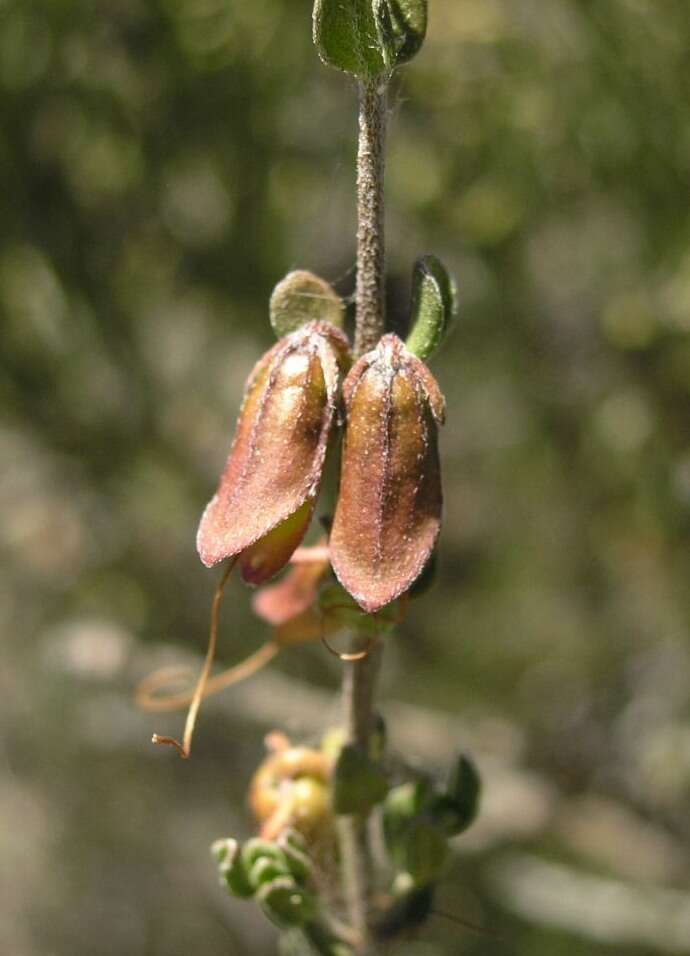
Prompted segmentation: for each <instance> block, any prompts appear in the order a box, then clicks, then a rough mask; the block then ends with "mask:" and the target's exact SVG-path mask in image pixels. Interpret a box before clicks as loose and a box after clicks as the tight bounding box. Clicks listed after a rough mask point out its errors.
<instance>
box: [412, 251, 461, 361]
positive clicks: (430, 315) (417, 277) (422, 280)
mask: <svg viewBox="0 0 690 956" xmlns="http://www.w3.org/2000/svg"><path fill="white" fill-rule="evenodd" d="M456 312H457V290H456V288H455V283H454V282H453V280H452V279H451V277H450V275H449V274H448V272H447V271H446V269H445V267H444V265H443V263H442V262H441V260H440V259H437V258H436V256H422V258H421V259H418V260H417V261H416V262H415V264H414V269H413V272H412V313H411V318H410V331H409V334H408V336H407V340H406V342H405V345H406V347H407V349H408V351H410V352H412V354H413V355H416V356H417V358H420V359H422V361H424V362H426V361H428V360H429V359H430V358H431V356H432V355H433V354H434V352H436V350H437V349H438V347H439V346H440V344H441V342H442V341H443V339H444V337H445V336H446V334H447V332H448V330H449V328H450V326H451V324H452V321H453V318H454V317H455V314H456Z"/></svg>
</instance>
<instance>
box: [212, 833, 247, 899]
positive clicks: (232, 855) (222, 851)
mask: <svg viewBox="0 0 690 956" xmlns="http://www.w3.org/2000/svg"><path fill="white" fill-rule="evenodd" d="M211 853H212V854H213V856H214V857H215V858H216V861H217V862H218V876H219V878H220V882H221V885H222V886H224V887H225V888H226V889H227V891H228V893H231V894H232V895H233V896H239V897H240V898H242V899H247V898H248V897H250V896H252V895H253V894H254V887H253V886H252V884H251V883H250V882H249V877H248V875H247V870H246V867H245V865H244V861H243V859H242V854H241V852H240V845H239V843H238V842H237V840H233V839H228V840H216V842H215V843H214V844H213V846H212V847H211Z"/></svg>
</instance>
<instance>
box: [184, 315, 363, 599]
mask: <svg viewBox="0 0 690 956" xmlns="http://www.w3.org/2000/svg"><path fill="white" fill-rule="evenodd" d="M348 364H349V351H348V342H347V339H346V337H345V335H344V334H343V333H342V332H340V331H339V330H338V329H336V328H335V327H334V326H332V325H330V324H329V323H327V322H310V323H307V324H306V325H304V326H302V327H301V328H300V329H298V330H297V331H296V332H293V333H292V334H291V335H287V336H286V337H285V338H284V339H281V340H280V341H279V342H278V343H277V344H276V345H275V346H274V347H273V348H272V349H271V350H270V351H269V352H267V353H266V355H264V357H263V358H262V359H260V361H259V362H258V363H257V365H256V366H255V368H254V370H253V372H252V374H251V375H250V377H249V380H248V382H247V387H246V391H245V398H244V402H243V404H242V408H241V410H240V415H239V419H238V422H237V428H236V431H235V438H234V441H233V444H232V448H231V450H230V455H229V457H228V460H227V463H226V465H225V470H224V471H223V474H222V476H221V479H220V484H219V486H218V491H217V492H216V494H215V495H214V496H213V498H212V499H211V501H210V502H209V504H208V506H207V507H206V510H205V511H204V514H203V516H202V519H201V523H200V525H199V531H198V534H197V549H198V551H199V556H200V557H201V560H202V562H203V563H204V564H205V565H206V566H207V567H211V566H212V565H214V564H217V563H218V562H219V561H222V560H223V559H224V558H230V557H235V556H238V555H239V556H240V557H239V562H240V570H241V573H242V577H243V578H244V580H245V581H247V582H248V583H251V584H260V583H262V582H263V581H266V580H268V579H269V578H270V577H272V576H273V575H274V574H276V573H277V572H278V571H280V569H281V568H282V567H283V566H284V565H285V564H286V563H287V561H288V560H289V558H290V555H291V554H292V552H293V551H294V550H295V548H296V547H297V546H298V545H299V543H300V542H301V540H302V538H303V537H304V534H305V532H306V530H307V527H308V525H309V521H310V519H311V515H312V511H313V508H314V503H315V501H316V497H317V495H318V492H319V486H320V483H321V472H322V468H323V463H324V458H325V455H326V447H327V445H328V438H329V434H330V431H331V427H332V425H333V420H334V416H335V410H336V403H337V401H338V395H339V390H340V382H341V377H342V374H343V372H344V371H345V370H346V369H347V366H348Z"/></svg>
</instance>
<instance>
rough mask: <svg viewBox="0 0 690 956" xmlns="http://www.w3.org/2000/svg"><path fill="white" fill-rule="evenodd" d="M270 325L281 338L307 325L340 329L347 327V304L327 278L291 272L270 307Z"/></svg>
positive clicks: (280, 285) (275, 294)
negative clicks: (308, 323) (328, 323)
mask: <svg viewBox="0 0 690 956" xmlns="http://www.w3.org/2000/svg"><path fill="white" fill-rule="evenodd" d="M269 313H270V318H271V326H272V328H273V331H274V332H275V334H276V336H277V337H278V338H279V339H282V338H283V336H285V335H289V334H290V333H291V332H294V331H295V330H296V329H299V328H300V327H301V326H303V325H305V324H306V323H307V322H315V321H321V322H330V324H331V325H334V326H335V327H336V328H338V329H342V328H343V326H344V324H345V305H344V303H343V300H342V299H341V298H340V296H339V295H338V293H337V292H336V291H335V290H334V289H333V287H332V286H331V285H330V284H329V283H328V282H326V280H325V279H321V278H319V276H317V275H314V273H313V272H308V271H307V270H306V269H297V270H296V271H295V272H289V273H288V274H287V275H286V276H285V278H284V279H281V281H280V282H279V283H278V285H277V286H276V287H275V289H274V290H273V293H272V295H271V301H270V304H269Z"/></svg>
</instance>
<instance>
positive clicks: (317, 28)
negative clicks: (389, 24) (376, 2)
mask: <svg viewBox="0 0 690 956" xmlns="http://www.w3.org/2000/svg"><path fill="white" fill-rule="evenodd" d="M313 35H314V44H315V46H316V49H317V51H318V54H319V56H320V57H321V59H322V60H323V62H324V63H326V64H328V66H333V67H335V68H336V69H337V70H344V71H345V72H346V73H352V74H354V76H358V77H371V76H379V75H381V74H383V73H385V72H386V71H387V67H386V60H385V58H384V55H383V51H382V48H381V40H380V29H379V27H378V25H377V17H376V16H375V14H374V7H373V2H372V0H316V2H315V3H314V33H313Z"/></svg>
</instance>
